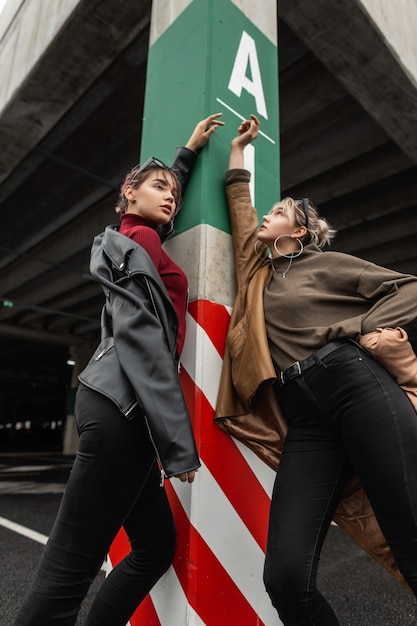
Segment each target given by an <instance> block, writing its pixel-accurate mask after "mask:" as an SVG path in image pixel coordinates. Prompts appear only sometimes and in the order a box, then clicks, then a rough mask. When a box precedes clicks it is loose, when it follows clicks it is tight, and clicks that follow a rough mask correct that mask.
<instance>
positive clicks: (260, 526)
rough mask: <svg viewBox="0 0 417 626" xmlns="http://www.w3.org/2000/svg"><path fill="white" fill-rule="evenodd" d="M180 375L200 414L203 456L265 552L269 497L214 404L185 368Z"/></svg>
mask: <svg viewBox="0 0 417 626" xmlns="http://www.w3.org/2000/svg"><path fill="white" fill-rule="evenodd" d="M180 377H181V386H182V389H183V392H184V397H185V400H186V402H187V406H188V410H189V411H190V413H191V414H192V415H194V416H197V415H198V416H199V419H194V434H195V438H196V441H197V445H198V448H199V453H200V457H201V459H202V460H203V461H204V464H205V465H206V466H207V468H208V469H209V471H210V473H211V474H212V475H213V477H214V479H215V481H216V482H217V484H218V485H219V486H220V488H221V489H222V491H223V492H224V494H225V495H226V497H227V499H228V500H229V502H230V503H231V505H232V506H233V508H234V509H235V511H236V512H237V514H238V515H239V517H240V518H241V519H242V521H243V523H244V524H245V525H246V527H247V529H248V530H249V532H250V533H251V535H252V536H253V537H254V539H255V541H256V542H257V543H258V545H259V546H260V548H261V549H262V550H263V551H264V552H265V549H266V535H267V528H268V518H269V506H270V500H269V497H268V495H267V494H266V493H265V490H264V489H263V487H262V485H261V483H260V482H259V480H258V479H257V477H256V475H255V474H254V472H253V471H252V469H251V468H250V466H249V465H248V464H247V462H246V460H245V458H244V457H243V456H242V454H241V453H240V451H239V449H238V448H237V446H236V444H235V443H234V441H233V439H232V438H231V437H229V436H228V435H226V434H225V433H223V432H222V431H221V430H220V429H219V428H218V427H217V426H216V425H215V424H214V422H213V416H214V411H213V408H212V407H211V405H210V403H209V402H208V400H207V398H206V397H205V396H204V394H203V393H202V391H201V389H199V388H198V387H197V386H196V385H195V383H194V381H193V380H192V379H191V377H190V376H189V375H188V373H187V371H186V370H185V369H184V368H182V370H181V374H180ZM197 480H198V475H197ZM254 504H256V506H254Z"/></svg>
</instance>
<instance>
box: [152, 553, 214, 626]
mask: <svg viewBox="0 0 417 626" xmlns="http://www.w3.org/2000/svg"><path fill="white" fill-rule="evenodd" d="M201 567H204V563H202V564H201ZM150 595H151V598H152V602H153V604H154V607H155V611H156V613H157V615H158V618H159V621H160V622H161V624H162V625H163V626H185V625H186V626H204V622H203V621H202V620H201V619H200V617H199V616H198V615H197V613H196V612H195V611H194V609H193V608H192V606H190V605H189V604H188V600H187V596H186V595H185V593H184V590H183V588H182V587H181V584H180V581H179V579H178V576H177V575H176V573H175V570H174V568H173V567H170V568H169V570H168V571H167V572H166V573H165V574H164V575H163V576H162V578H161V579H160V580H159V581H158V583H157V584H156V585H155V587H153V589H152V590H151V594H150Z"/></svg>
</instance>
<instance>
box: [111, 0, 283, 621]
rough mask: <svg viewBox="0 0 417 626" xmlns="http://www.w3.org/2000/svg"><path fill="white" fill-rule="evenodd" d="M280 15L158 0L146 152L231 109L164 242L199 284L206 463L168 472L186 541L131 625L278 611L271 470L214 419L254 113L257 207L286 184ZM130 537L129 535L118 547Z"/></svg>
mask: <svg viewBox="0 0 417 626" xmlns="http://www.w3.org/2000/svg"><path fill="white" fill-rule="evenodd" d="M261 9H262V10H261ZM276 24H277V17H276V1H275V0H263V2H262V6H261V7H260V3H254V2H253V1H252V0H236V1H235V2H232V1H231V0H193V1H190V0H172V1H170V2H167V0H154V2H153V16H152V27H151V40H150V49H149V57H148V71H147V85H146V97H145V111H144V126H143V134H142V146H141V161H143V160H145V159H146V158H147V157H149V156H155V157H158V158H160V159H161V160H165V161H166V162H172V158H173V156H174V151H175V147H176V146H178V145H183V144H184V142H185V141H186V139H187V138H188V136H189V135H190V133H191V131H192V130H193V128H194V126H195V124H196V122H197V121H198V120H200V119H203V118H204V117H206V116H207V115H208V114H210V113H215V112H222V113H223V120H224V122H225V123H226V126H225V127H224V128H221V129H219V130H218V131H217V132H216V133H215V134H214V135H213V137H212V138H211V139H210V141H209V143H208V144H207V145H206V146H205V147H204V149H203V150H202V153H201V154H200V156H199V159H198V164H197V167H196V170H195V173H194V175H193V178H192V180H191V183H190V185H189V187H188V189H187V194H186V198H185V203H184V206H183V208H182V211H181V213H180V216H179V217H178V219H177V221H176V226H175V227H176V232H175V236H174V237H173V238H171V239H170V240H169V241H168V242H167V243H166V244H165V245H166V249H167V251H168V252H169V254H170V255H171V256H172V257H173V258H174V260H175V261H176V262H177V263H178V264H180V265H181V266H182V267H183V269H184V270H185V272H186V273H187V275H188V278H189V284H190V305H189V312H188V318H187V339H186V345H185V349H184V352H183V354H182V358H181V361H182V371H181V383H182V386H183V389H184V393H185V396H186V400H187V404H188V407H189V410H190V414H191V416H192V419H193V423H194V430H195V434H196V439H197V444H198V447H199V451H200V456H201V460H202V467H201V469H200V471H199V473H198V476H197V479H196V481H195V483H194V484H193V485H192V486H191V487H190V485H184V484H182V483H180V482H179V481H178V480H176V479H172V480H171V481H166V489H167V493H168V496H169V499H170V502H171V506H172V508H173V511H174V515H175V518H176V524H177V529H178V549H177V554H176V556H175V559H174V563H173V566H172V567H171V569H170V570H169V572H168V573H167V574H166V575H165V576H164V577H163V579H162V580H161V581H160V582H159V583H158V584H157V585H156V586H155V588H154V589H153V590H152V591H151V594H150V596H149V597H148V599H147V600H146V601H145V602H144V603H143V604H142V605H141V607H139V609H138V611H137V612H136V613H135V616H134V617H133V618H132V621H131V623H132V625H133V626H135V625H136V624H137V625H139V624H144V623H146V624H151V623H152V624H162V625H163V626H165V625H166V626H187V625H191V624H198V625H200V626H201V625H203V624H206V625H207V626H222V625H224V626H226V625H227V626H230V624H245V626H252V625H253V626H255V625H257V624H259V623H262V624H264V625H265V626H273V625H274V626H276V625H277V624H278V623H279V620H278V617H277V614H276V612H275V610H274V609H273V608H272V606H271V603H270V600H269V598H268V597H267V595H266V592H265V589H264V585H263V581H262V569H263V561H264V549H265V541H266V532H267V519H268V510H269V493H270V490H271V488H272V482H273V478H274V475H273V472H272V471H271V470H270V469H269V468H268V467H266V466H265V465H264V464H262V463H261V462H260V461H259V460H258V459H257V458H256V457H255V456H254V455H253V454H252V453H251V452H250V451H248V450H247V449H245V448H243V447H242V446H241V445H240V444H238V443H237V442H235V441H234V440H232V438H230V437H228V436H227V435H225V434H224V433H223V432H221V431H220V430H219V429H218V428H217V426H215V425H214V424H213V415H214V407H215V404H216V397H217V391H218V384H219V376H220V370H221V364H222V355H223V346H224V338H225V334H226V329H227V325H228V321H229V316H230V307H231V305H232V303H233V299H234V289H235V287H234V277H233V251H232V244H231V237H230V227H229V221H228V217H227V209H226V203H225V196H224V183H223V180H224V173H225V171H226V169H227V163H228V157H229V145H230V140H231V139H232V137H233V136H234V135H235V134H236V131H237V128H238V126H239V124H240V122H241V120H242V119H245V118H247V117H248V116H249V115H250V113H255V114H257V115H258V116H259V117H260V119H261V121H262V134H261V136H260V137H259V138H258V139H257V141H256V144H254V146H250V147H249V149H248V150H247V154H246V160H247V165H248V168H249V169H251V171H252V173H253V180H254V184H253V186H252V193H253V196H254V199H255V202H256V205H257V206H259V209H260V213H263V212H265V211H266V210H269V209H270V207H271V206H272V204H273V203H274V202H275V201H276V200H277V198H279V151H278V137H279V132H278V85H277V80H278V78H277V77H278V70H277V47H276V44H277V41H276ZM121 545H122V541H120V537H119V538H118V541H117V549H116V548H115V549H114V550H113V551H111V554H110V558H111V559H112V560H113V559H115V560H117V559H118V554H117V550H120V546H121Z"/></svg>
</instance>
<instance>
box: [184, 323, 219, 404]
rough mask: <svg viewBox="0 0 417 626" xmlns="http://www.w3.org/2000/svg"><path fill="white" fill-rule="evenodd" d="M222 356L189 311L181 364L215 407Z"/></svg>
mask: <svg viewBox="0 0 417 626" xmlns="http://www.w3.org/2000/svg"><path fill="white" fill-rule="evenodd" d="M222 363H223V361H222V358H221V357H220V355H219V353H218V352H217V350H216V348H215V346H214V344H213V343H212V341H211V339H210V338H209V336H208V335H207V333H206V332H205V330H204V329H203V328H202V326H200V325H199V324H197V322H196V321H195V320H194V318H193V317H191V315H190V314H189V313H187V339H186V341H185V345H184V349H183V351H182V354H181V364H182V366H183V367H184V368H185V369H186V370H187V373H188V375H189V376H190V377H191V378H192V380H193V381H194V383H195V384H196V385H197V387H198V388H199V389H201V390H202V391H203V393H204V395H205V397H206V398H207V400H208V401H209V403H210V404H211V406H212V407H213V408H214V407H215V406H216V402H217V394H218V392H219V385H220V374H221V370H222Z"/></svg>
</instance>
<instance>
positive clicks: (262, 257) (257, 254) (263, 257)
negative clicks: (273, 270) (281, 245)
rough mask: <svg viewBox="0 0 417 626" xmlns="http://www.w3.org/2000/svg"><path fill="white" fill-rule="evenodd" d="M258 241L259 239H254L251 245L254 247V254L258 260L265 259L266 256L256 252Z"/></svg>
mask: <svg viewBox="0 0 417 626" xmlns="http://www.w3.org/2000/svg"><path fill="white" fill-rule="evenodd" d="M258 243H259V239H257V240H256V241H255V245H254V246H253V249H254V251H255V254H256V256H257V257H258V259H259V260H260V261H266V260H267V258H266V256H261V255H260V254H259V252H258V248H257V246H258Z"/></svg>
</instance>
